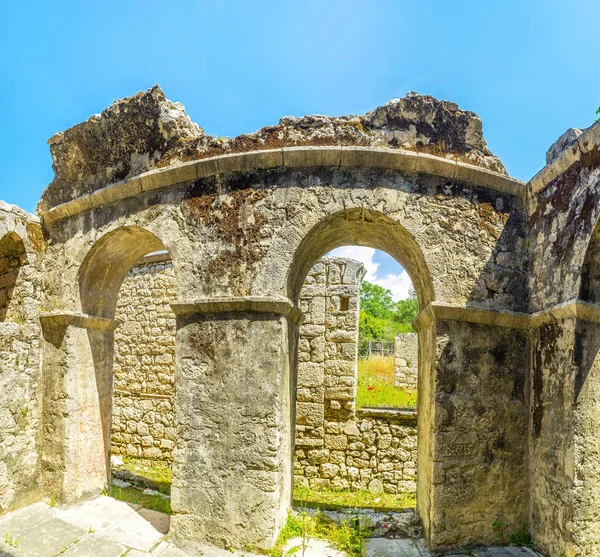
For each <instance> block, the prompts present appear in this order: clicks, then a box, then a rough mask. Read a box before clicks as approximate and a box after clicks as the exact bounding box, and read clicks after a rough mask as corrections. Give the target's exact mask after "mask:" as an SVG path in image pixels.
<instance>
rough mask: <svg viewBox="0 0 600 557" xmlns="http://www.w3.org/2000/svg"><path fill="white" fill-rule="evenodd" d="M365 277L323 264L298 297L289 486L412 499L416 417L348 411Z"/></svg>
mask: <svg viewBox="0 0 600 557" xmlns="http://www.w3.org/2000/svg"><path fill="white" fill-rule="evenodd" d="M364 273H365V270H364V267H363V266H362V264H361V263H359V262H358V261H353V260H351V259H344V258H338V257H325V258H323V259H321V260H320V261H319V262H318V263H316V264H315V265H314V266H313V267H312V268H311V270H310V272H309V273H308V276H307V277H306V282H305V283H304V286H303V288H302V290H301V293H300V309H301V310H302V311H303V313H304V316H305V318H304V322H303V323H302V325H301V326H300V340H299V350H298V362H299V363H298V387H297V395H296V451H295V463H294V470H295V481H296V483H297V484H300V485H306V486H310V487H311V488H315V489H319V488H331V489H352V490H367V489H370V490H371V491H374V492H380V491H381V492H382V491H384V490H385V491H386V492H388V493H399V492H409V493H414V492H415V491H416V455H417V430H416V415H415V416H409V417H408V420H407V418H406V416H405V415H403V414H401V413H394V412H393V411H391V412H388V413H387V416H386V417H385V418H378V417H374V416H369V415H368V414H365V413H363V414H362V416H361V417H359V416H357V412H356V410H355V400H356V386H357V383H356V381H357V342H358V319H359V312H360V285H361V283H362V279H363V276H364ZM415 336H416V335H415Z"/></svg>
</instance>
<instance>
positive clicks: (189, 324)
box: [171, 298, 301, 548]
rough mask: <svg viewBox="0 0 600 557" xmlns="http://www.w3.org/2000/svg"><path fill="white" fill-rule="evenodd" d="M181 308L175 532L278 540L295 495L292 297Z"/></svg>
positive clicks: (177, 307)
mask: <svg viewBox="0 0 600 557" xmlns="http://www.w3.org/2000/svg"><path fill="white" fill-rule="evenodd" d="M172 307H173V310H174V311H175V313H176V315H177V363H176V371H175V408H176V425H177V444H176V447H175V450H174V451H173V487H172V507H173V511H174V515H173V517H172V521H171V534H172V535H173V536H175V537H180V538H186V539H198V540H205V541H208V542H211V543H214V544H216V545H218V546H220V547H226V548H234V547H238V548H239V547H244V546H258V547H265V548H268V547H270V546H272V545H273V543H274V542H275V540H276V539H277V536H278V534H279V531H280V529H281V527H282V526H283V525H284V523H285V520H286V515H287V511H288V509H289V507H290V504H291V487H292V470H291V467H292V446H293V438H292V423H293V422H292V420H293V411H292V405H291V400H293V393H292V392H291V391H292V386H291V385H292V384H293V382H291V381H290V354H295V346H296V342H297V341H296V340H295V339H296V335H297V323H298V321H299V319H300V316H301V314H300V312H299V311H298V310H297V309H296V308H295V307H294V305H293V304H292V302H291V301H289V300H287V299H286V298H281V299H267V298H220V299H213V300H203V301H201V302H192V303H186V302H179V303H175V304H172Z"/></svg>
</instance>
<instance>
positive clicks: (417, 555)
mask: <svg viewBox="0 0 600 557" xmlns="http://www.w3.org/2000/svg"><path fill="white" fill-rule="evenodd" d="M366 546H367V548H366V556H365V557H396V556H397V557H423V556H428V557H429V555H430V554H429V552H428V551H427V552H426V553H422V552H421V550H420V549H419V546H418V545H416V544H415V543H414V542H413V540H408V539H404V540H390V539H386V538H371V539H370V540H367V544H366Z"/></svg>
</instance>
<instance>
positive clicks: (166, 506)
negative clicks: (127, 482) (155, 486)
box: [108, 485, 172, 514]
mask: <svg viewBox="0 0 600 557" xmlns="http://www.w3.org/2000/svg"><path fill="white" fill-rule="evenodd" d="M108 495H109V496H110V497H112V498H113V499H118V500H119V501H125V502H127V503H133V504H134V505H142V507H144V508H145V509H150V510H153V511H158V512H161V513H166V514H171V513H172V511H171V500H170V499H165V498H163V497H161V496H160V495H148V494H146V493H144V492H143V491H140V490H139V489H138V488H135V487H116V486H114V485H112V486H111V487H110V491H109V493H108Z"/></svg>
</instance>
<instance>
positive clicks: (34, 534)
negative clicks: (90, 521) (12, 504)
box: [0, 503, 87, 557]
mask: <svg viewBox="0 0 600 557" xmlns="http://www.w3.org/2000/svg"><path fill="white" fill-rule="evenodd" d="M86 534H87V532H86V531H85V530H84V529H82V528H78V527H77V526H73V525H71V524H67V523H66V522H63V521H62V520H60V519H58V518H56V517H54V516H53V514H52V509H51V508H50V507H49V506H48V505H46V504H45V503H36V504H35V505H31V506H30V507H26V508H24V509H20V510H18V511H16V512H14V513H10V514H8V515H7V516H5V517H4V518H3V519H2V520H0V538H1V539H5V538H6V537H8V538H9V539H11V540H14V543H15V544H16V545H17V549H19V550H20V551H22V553H23V554H25V555H27V556H28V557H54V555H56V554H58V553H59V552H61V551H62V550H63V549H66V548H67V547H69V546H70V545H71V544H73V543H74V542H76V541H77V540H79V539H80V538H82V537H83V536H85V535H86Z"/></svg>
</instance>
